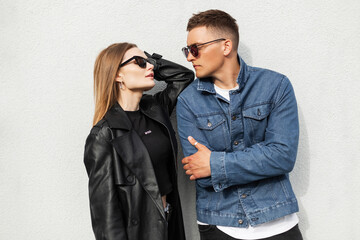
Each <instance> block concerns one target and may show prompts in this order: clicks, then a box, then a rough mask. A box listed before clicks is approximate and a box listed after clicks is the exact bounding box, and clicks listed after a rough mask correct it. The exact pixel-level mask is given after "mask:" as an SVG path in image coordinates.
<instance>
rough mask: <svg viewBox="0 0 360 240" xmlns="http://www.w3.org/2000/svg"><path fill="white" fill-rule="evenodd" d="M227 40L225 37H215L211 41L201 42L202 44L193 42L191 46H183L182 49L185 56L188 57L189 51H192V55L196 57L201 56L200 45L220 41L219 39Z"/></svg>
mask: <svg viewBox="0 0 360 240" xmlns="http://www.w3.org/2000/svg"><path fill="white" fill-rule="evenodd" d="M224 40H226V39H225V38H219V39H215V40H212V41H210V42H206V43H201V44H192V45H190V46H187V47H183V48H182V49H181V50H182V52H183V53H184V55H185V57H186V58H187V57H188V55H189V53H191V55H193V56H194V57H197V56H199V47H200V46H202V45H205V44H209V43H214V42H218V41H224Z"/></svg>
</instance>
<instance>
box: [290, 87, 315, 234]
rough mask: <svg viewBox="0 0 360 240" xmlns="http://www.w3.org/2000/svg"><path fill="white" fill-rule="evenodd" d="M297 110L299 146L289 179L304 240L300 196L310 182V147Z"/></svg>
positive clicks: (306, 224)
mask: <svg viewBox="0 0 360 240" xmlns="http://www.w3.org/2000/svg"><path fill="white" fill-rule="evenodd" d="M295 93H296V89H295ZM298 111H299V124H300V139H299V148H298V154H297V158H296V164H295V168H294V170H293V171H292V172H291V173H290V181H291V184H292V186H293V188H294V192H295V194H296V197H297V199H298V202H299V208H300V211H299V213H298V216H299V219H300V223H299V227H300V229H301V232H302V235H303V238H304V240H306V239H307V238H306V231H307V230H308V229H309V227H310V224H309V219H308V216H307V214H306V209H305V207H304V205H303V204H302V198H303V197H304V196H305V195H306V193H307V191H308V188H309V184H310V148H309V135H308V132H307V129H306V123H305V118H304V115H303V113H302V110H301V107H300V106H298Z"/></svg>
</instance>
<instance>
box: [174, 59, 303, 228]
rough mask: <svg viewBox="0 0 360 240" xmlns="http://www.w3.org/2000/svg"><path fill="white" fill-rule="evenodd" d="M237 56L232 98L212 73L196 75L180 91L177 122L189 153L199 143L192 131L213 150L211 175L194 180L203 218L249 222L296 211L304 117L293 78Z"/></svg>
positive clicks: (216, 222) (238, 224)
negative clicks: (294, 183) (294, 178)
mask: <svg viewBox="0 0 360 240" xmlns="http://www.w3.org/2000/svg"><path fill="white" fill-rule="evenodd" d="M239 60H240V66H241V70H240V72H239V75H238V78H237V82H238V84H239V89H237V90H231V91H230V93H229V94H230V101H228V100H226V99H224V98H223V97H222V96H220V95H218V94H217V93H216V92H215V90H214V85H213V83H212V81H210V80H209V79H196V80H195V81H194V82H193V83H192V84H191V85H189V86H188V87H187V89H185V90H184V91H183V92H182V93H181V94H180V96H179V98H178V103H177V123H178V131H179V136H180V141H181V144H182V148H183V152H184V155H185V156H189V155H191V154H194V153H195V152H196V151H197V150H196V148H194V147H193V146H192V145H191V144H190V143H189V142H188V140H187V137H188V136H192V137H194V138H195V139H196V140H197V141H198V142H199V143H202V144H204V145H205V146H207V147H208V148H209V149H210V150H211V151H212V153H211V157H210V167H211V177H208V178H203V179H198V180H196V207H197V217H198V220H199V221H201V222H205V223H208V224H214V225H223V226H234V227H247V226H248V225H249V224H250V225H252V226H255V225H258V224H261V223H265V222H268V221H271V220H274V219H277V218H280V217H283V216H285V215H288V214H291V213H294V212H297V211H298V204H297V200H296V197H295V194H294V192H293V190H292V187H291V184H290V181H289V176H288V173H289V172H290V171H291V170H292V169H293V167H294V164H295V159H296V153H297V147H298V138H299V124H298V113H297V104H296V99H295V94H294V91H293V88H292V86H291V83H290V81H289V80H288V78H287V77H286V76H284V75H282V74H279V73H276V72H274V71H270V70H266V69H261V68H254V67H250V66H247V65H246V63H245V62H244V61H243V60H242V59H241V58H239Z"/></svg>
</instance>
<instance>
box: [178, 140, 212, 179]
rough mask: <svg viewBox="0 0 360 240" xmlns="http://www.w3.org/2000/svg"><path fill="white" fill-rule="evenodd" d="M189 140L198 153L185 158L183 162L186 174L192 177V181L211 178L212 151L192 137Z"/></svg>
mask: <svg viewBox="0 0 360 240" xmlns="http://www.w3.org/2000/svg"><path fill="white" fill-rule="evenodd" d="M188 140H189V142H190V143H191V145H193V146H194V147H196V149H197V150H198V151H197V152H196V153H194V154H193V155H190V156H188V157H186V158H183V160H182V161H181V162H182V164H184V169H185V170H186V172H185V173H186V174H187V175H190V180H195V179H198V178H204V177H209V176H211V169H210V155H211V151H210V150H209V149H208V148H207V147H205V146H204V145H202V144H200V143H198V142H197V141H196V140H195V139H194V138H193V137H191V136H189V137H188Z"/></svg>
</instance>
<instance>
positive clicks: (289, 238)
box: [198, 225, 303, 240]
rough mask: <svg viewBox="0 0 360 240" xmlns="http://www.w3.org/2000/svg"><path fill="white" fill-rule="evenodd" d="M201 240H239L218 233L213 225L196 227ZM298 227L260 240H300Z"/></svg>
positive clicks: (220, 232)
mask: <svg viewBox="0 0 360 240" xmlns="http://www.w3.org/2000/svg"><path fill="white" fill-rule="evenodd" d="M198 227H199V232H200V239H201V240H239V239H236V238H233V237H230V236H229V235H227V234H226V233H224V232H222V231H220V230H219V229H218V228H217V227H216V226H215V225H198ZM302 239H303V238H302V235H301V232H300V230H299V226H298V225H296V226H295V227H293V228H292V229H290V230H289V231H287V232H284V233H281V234H279V235H275V236H272V237H268V238H262V239H261V240H302Z"/></svg>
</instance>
